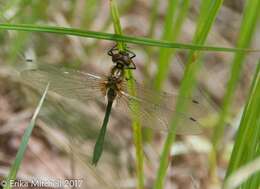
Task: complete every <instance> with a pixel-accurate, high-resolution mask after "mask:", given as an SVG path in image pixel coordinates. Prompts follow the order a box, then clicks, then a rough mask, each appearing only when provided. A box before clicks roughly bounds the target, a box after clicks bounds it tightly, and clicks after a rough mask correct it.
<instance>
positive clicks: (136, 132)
mask: <svg viewBox="0 0 260 189" xmlns="http://www.w3.org/2000/svg"><path fill="white" fill-rule="evenodd" d="M110 9H111V14H112V19H113V23H114V29H115V33H116V34H120V35H122V29H121V25H120V19H119V13H118V8H117V4H116V1H115V0H110ZM126 48H127V46H126V44H125V43H124V41H119V43H118V49H119V50H122V51H124V50H126ZM126 74H127V77H128V78H132V72H131V70H127V73H126ZM127 87H128V90H129V91H130V94H133V95H134V94H136V90H135V83H134V81H133V80H132V79H130V80H129V81H128V82H127ZM134 106H135V107H134V108H135V109H138V104H134ZM137 112H138V111H137ZM135 114H136V112H132V120H133V123H132V127H133V136H134V143H135V148H136V172H137V179H138V187H137V188H138V189H143V188H144V171H143V164H144V163H143V161H144V157H143V144H142V130H141V125H140V121H139V120H138V119H137V117H138V116H135Z"/></svg>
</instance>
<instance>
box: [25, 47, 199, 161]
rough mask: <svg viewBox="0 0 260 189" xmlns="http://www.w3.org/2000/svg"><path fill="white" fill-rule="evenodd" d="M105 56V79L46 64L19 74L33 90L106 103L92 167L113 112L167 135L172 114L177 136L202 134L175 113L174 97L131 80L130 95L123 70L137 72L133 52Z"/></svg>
mask: <svg viewBox="0 0 260 189" xmlns="http://www.w3.org/2000/svg"><path fill="white" fill-rule="evenodd" d="M108 55H109V56H111V57H112V62H113V66H112V68H111V70H110V72H109V74H108V75H107V76H99V75H96V74H92V73H87V72H81V71H78V70H73V69H64V68H57V67H55V66H50V65H47V64H39V65H38V67H37V68H35V69H26V70H24V71H22V72H21V77H22V79H23V81H25V82H26V83H27V84H29V85H30V86H32V87H33V88H36V89H40V90H43V89H44V88H45V86H46V85H47V84H48V83H49V84H50V85H49V91H51V92H54V93H57V94H59V95H61V96H64V97H66V98H71V99H76V100H80V101H82V102H88V101H91V100H97V101H102V102H104V99H105V103H106V110H105V115H104V119H103V123H102V126H101V129H100V132H99V135H98V137H97V140H96V143H95V147H94V152H93V157H92V164H93V165H97V163H98V161H99V159H100V157H101V155H102V152H103V145H104V140H105V135H106V130H107V125H108V122H109V118H110V114H111V111H112V108H113V109H114V108H115V109H118V110H119V111H120V112H125V113H127V114H131V115H133V116H134V117H135V118H136V119H137V120H138V121H140V123H141V125H142V126H144V127H152V128H154V129H159V130H163V131H167V129H168V125H169V123H170V117H171V116H172V115H173V113H174V112H175V113H176V114H177V116H179V119H180V120H181V121H182V122H181V123H182V124H179V125H180V126H178V127H177V128H176V133H177V134H199V133H200V132H201V126H200V124H199V122H198V121H197V120H196V119H195V118H194V117H192V116H191V115H187V114H186V113H182V112H176V110H175V104H174V99H176V96H177V94H171V93H167V92H155V91H154V90H153V89H152V88H149V87H146V86H144V85H142V84H140V83H138V82H136V81H135V80H134V79H133V78H130V79H133V81H134V86H135V91H136V92H135V94H133V93H131V91H130V90H129V87H128V85H127V82H128V80H129V78H126V70H129V69H132V70H134V69H136V65H135V63H134V61H133V58H134V57H135V56H136V55H135V54H134V53H133V52H131V51H129V50H126V51H120V50H118V49H117V48H116V46H114V47H113V48H111V49H110V50H109V51H108ZM184 98H185V97H184ZM185 100H187V101H189V102H190V103H191V105H192V106H195V107H196V106H198V105H199V102H198V101H197V100H194V99H191V98H185ZM199 108H200V107H199V106H198V109H199Z"/></svg>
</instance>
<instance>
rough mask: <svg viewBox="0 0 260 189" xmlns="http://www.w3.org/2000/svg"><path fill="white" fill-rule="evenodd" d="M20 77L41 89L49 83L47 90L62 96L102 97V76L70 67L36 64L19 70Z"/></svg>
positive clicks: (73, 97)
mask: <svg viewBox="0 0 260 189" xmlns="http://www.w3.org/2000/svg"><path fill="white" fill-rule="evenodd" d="M21 77H22V79H23V80H24V81H25V82H26V83H27V84H29V85H30V86H32V87H33V88H36V89H39V90H43V89H44V87H45V86H46V84H47V83H48V82H49V83H50V88H49V90H50V91H52V92H55V93H58V94H60V95H62V96H64V97H67V98H72V99H76V100H81V101H87V100H92V99H97V98H104V95H103V94H102V92H101V91H102V90H101V89H102V81H103V78H101V77H99V76H95V75H92V74H89V73H84V72H79V71H76V70H70V69H59V68H56V67H54V66H50V65H38V67H37V68H36V69H28V70H24V71H22V72H21Z"/></svg>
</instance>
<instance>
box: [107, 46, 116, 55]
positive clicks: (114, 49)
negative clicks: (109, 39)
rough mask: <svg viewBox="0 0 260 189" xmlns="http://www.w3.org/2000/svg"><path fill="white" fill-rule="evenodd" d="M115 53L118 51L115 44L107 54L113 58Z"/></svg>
mask: <svg viewBox="0 0 260 189" xmlns="http://www.w3.org/2000/svg"><path fill="white" fill-rule="evenodd" d="M115 51H118V48H117V44H115V45H114V46H113V47H112V48H111V49H110V50H109V51H108V52H107V54H108V55H109V56H113V55H114V52H115Z"/></svg>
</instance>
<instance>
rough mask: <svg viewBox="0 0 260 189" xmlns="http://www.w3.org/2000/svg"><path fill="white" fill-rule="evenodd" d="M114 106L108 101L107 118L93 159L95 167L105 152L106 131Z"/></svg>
mask: <svg viewBox="0 0 260 189" xmlns="http://www.w3.org/2000/svg"><path fill="white" fill-rule="evenodd" d="M112 104H113V101H108V103H107V108H106V113H105V117H104V120H103V124H102V127H101V129H100V132H99V135H98V138H97V141H96V144H95V148H94V153H93V159H92V164H93V165H97V163H98V160H99V159H100V157H101V155H102V152H103V146H104V140H105V136H106V130H107V124H108V121H109V116H110V113H111V110H112Z"/></svg>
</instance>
